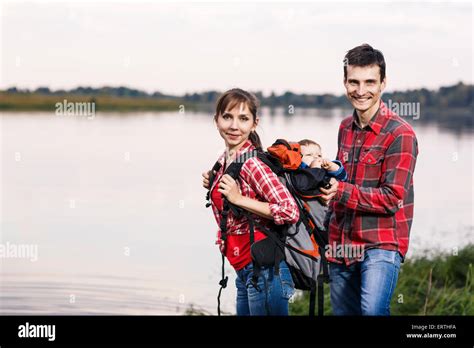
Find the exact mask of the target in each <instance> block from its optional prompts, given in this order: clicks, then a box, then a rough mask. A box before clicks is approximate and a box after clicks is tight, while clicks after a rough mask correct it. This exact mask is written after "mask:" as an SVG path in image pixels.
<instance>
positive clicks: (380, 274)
mask: <svg viewBox="0 0 474 348" xmlns="http://www.w3.org/2000/svg"><path fill="white" fill-rule="evenodd" d="M400 263H401V256H400V254H399V253H398V251H390V250H383V249H369V250H366V251H365V253H364V260H363V261H361V262H356V263H355V264H352V265H350V266H346V265H340V264H335V263H330V264H329V272H330V277H331V282H330V283H329V284H330V289H331V304H332V310H333V313H334V315H390V300H391V299H392V295H393V291H394V290H395V286H396V285H397V280H398V272H399V270H400Z"/></svg>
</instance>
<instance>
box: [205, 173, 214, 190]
mask: <svg viewBox="0 0 474 348" xmlns="http://www.w3.org/2000/svg"><path fill="white" fill-rule="evenodd" d="M214 174H216V171H214ZM210 175H211V171H210V170H208V171H207V172H204V173H202V186H203V187H204V188H205V189H206V190H209V176H210Z"/></svg>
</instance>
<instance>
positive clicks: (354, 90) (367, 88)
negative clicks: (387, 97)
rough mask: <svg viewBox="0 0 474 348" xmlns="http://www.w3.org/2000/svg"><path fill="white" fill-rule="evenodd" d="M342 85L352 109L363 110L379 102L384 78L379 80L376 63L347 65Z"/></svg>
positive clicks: (378, 68)
mask: <svg viewBox="0 0 474 348" xmlns="http://www.w3.org/2000/svg"><path fill="white" fill-rule="evenodd" d="M344 86H345V87H346V94H347V98H348V99H349V101H350V102H351V104H352V106H353V107H354V109H356V110H357V111H360V112H365V111H367V110H369V109H370V108H371V107H372V106H374V105H375V104H377V103H378V102H379V100H380V96H381V94H382V91H383V90H384V89H385V78H384V80H383V81H380V67H379V66H378V65H369V66H354V65H348V66H347V79H346V80H345V81H344Z"/></svg>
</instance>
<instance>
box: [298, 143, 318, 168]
mask: <svg viewBox="0 0 474 348" xmlns="http://www.w3.org/2000/svg"><path fill="white" fill-rule="evenodd" d="M301 154H302V155H303V158H302V160H303V162H304V163H306V164H307V165H308V166H309V165H310V164H311V162H313V161H314V160H320V159H322V157H323V155H322V153H321V148H320V147H319V146H318V145H314V144H309V145H301Z"/></svg>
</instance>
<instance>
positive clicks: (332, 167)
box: [321, 158, 339, 172]
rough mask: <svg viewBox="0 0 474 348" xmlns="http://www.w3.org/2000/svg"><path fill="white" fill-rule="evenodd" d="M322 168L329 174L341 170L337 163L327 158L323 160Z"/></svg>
mask: <svg viewBox="0 0 474 348" xmlns="http://www.w3.org/2000/svg"><path fill="white" fill-rule="evenodd" d="M321 167H322V168H324V169H326V170H327V171H328V172H335V171H337V170H338V169H339V166H338V165H337V164H336V163H334V162H332V161H330V160H328V159H327V158H323V159H322V164H321Z"/></svg>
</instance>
